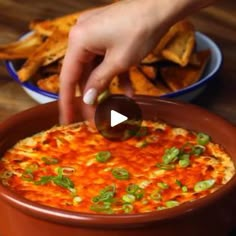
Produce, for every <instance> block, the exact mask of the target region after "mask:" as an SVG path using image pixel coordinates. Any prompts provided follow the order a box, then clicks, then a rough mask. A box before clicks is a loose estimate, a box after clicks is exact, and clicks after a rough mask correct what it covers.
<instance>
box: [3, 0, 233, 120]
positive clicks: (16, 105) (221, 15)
mask: <svg viewBox="0 0 236 236" xmlns="http://www.w3.org/2000/svg"><path fill="white" fill-rule="evenodd" d="M109 2H111V1H109V0H89V1H88V0H69V1H65V0H51V1H46V0H41V1H32V0H0V12H1V13H0V44H2V43H8V42H11V41H14V40H16V39H17V38H18V37H19V36H20V35H21V34H23V33H25V32H27V31H28V23H29V22H30V21H31V20H34V19H46V18H53V17H56V16H60V15H63V14H66V13H70V12H74V11H78V10H82V9H86V8H90V7H94V6H99V5H103V4H107V3H109ZM190 19H191V20H192V21H193V23H194V24H195V26H196V28H197V30H199V31H201V32H203V33H205V34H207V35H208V36H210V37H211V38H212V39H213V40H214V41H215V42H216V43H217V44H218V45H219V46H220V48H221V50H222V52H223V55H224V63H223V65H222V68H221V70H220V72H219V74H218V76H217V78H216V79H215V80H214V81H212V83H211V84H210V85H209V86H208V87H207V89H206V90H205V91H204V92H203V93H202V94H201V95H200V96H199V97H198V98H197V99H196V100H195V101H193V102H194V103H196V104H199V105H200V106H203V107H205V108H207V109H209V110H210V111H213V112H215V113H217V114H219V115H221V116H223V117H224V118H226V119H227V120H229V121H231V122H232V123H234V124H236V1H235V0H228V1H227V0H226V1H219V3H217V4H215V5H214V6H211V7H209V8H206V9H204V10H202V11H200V12H197V13H196V14H194V15H192V16H191V17H190ZM35 105H37V103H36V102H35V101H33V100H32V99H31V98H30V97H29V96H28V95H27V94H26V93H25V92H24V91H23V89H22V88H21V87H20V86H19V85H18V84H17V83H15V82H14V81H13V80H12V79H11V78H10V76H9V75H8V73H7V71H6V69H5V66H4V64H3V63H0V121H3V120H4V119H6V118H8V117H10V116H11V115H13V114H15V113H17V112H20V111H22V110H25V109H27V108H30V107H32V106H35Z"/></svg>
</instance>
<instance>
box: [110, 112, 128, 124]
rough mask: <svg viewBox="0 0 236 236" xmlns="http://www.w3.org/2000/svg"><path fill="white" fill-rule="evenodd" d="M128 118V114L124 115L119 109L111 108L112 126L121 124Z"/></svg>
mask: <svg viewBox="0 0 236 236" xmlns="http://www.w3.org/2000/svg"><path fill="white" fill-rule="evenodd" d="M126 120H128V117H127V116H124V115H122V114H120V113H119V112H117V111H114V110H111V127H114V126H116V125H119V124H120V123H122V122H124V121H126Z"/></svg>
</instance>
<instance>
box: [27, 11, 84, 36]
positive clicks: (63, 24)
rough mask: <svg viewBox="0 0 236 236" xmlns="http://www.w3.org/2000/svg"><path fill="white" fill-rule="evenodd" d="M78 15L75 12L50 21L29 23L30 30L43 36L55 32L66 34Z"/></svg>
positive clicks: (78, 13)
mask: <svg viewBox="0 0 236 236" xmlns="http://www.w3.org/2000/svg"><path fill="white" fill-rule="evenodd" d="M80 14H81V12H75V13H72V14H68V15H65V16H62V17H58V18H55V19H52V20H44V21H39V20H35V21H32V22H31V23H30V29H31V30H34V31H36V32H38V33H39V34H41V35H45V36H50V35H52V34H53V32H54V31H55V30H59V31H64V32H66V33H68V32H69V31H70V28H71V27H72V26H73V25H74V24H75V23H76V21H77V19H78V17H79V15H80Z"/></svg>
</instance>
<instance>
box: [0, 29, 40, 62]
mask: <svg viewBox="0 0 236 236" xmlns="http://www.w3.org/2000/svg"><path fill="white" fill-rule="evenodd" d="M43 40H44V38H43V37H42V36H41V35H39V34H37V33H33V34H31V35H29V36H28V37H26V38H24V39H22V40H18V41H16V42H13V43H9V44H5V45H1V46H0V59H4V60H9V59H25V58H27V57H29V56H30V55H31V54H32V53H33V52H34V51H35V50H36V48H38V47H39V46H40V45H41V44H42V43H43Z"/></svg>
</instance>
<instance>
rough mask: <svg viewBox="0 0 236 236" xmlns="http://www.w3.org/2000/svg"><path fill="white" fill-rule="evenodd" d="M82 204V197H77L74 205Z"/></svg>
mask: <svg viewBox="0 0 236 236" xmlns="http://www.w3.org/2000/svg"><path fill="white" fill-rule="evenodd" d="M80 202H82V198H81V197H80V196H75V197H74V198H73V205H75V206H76V205H78V204H79V203H80Z"/></svg>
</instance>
